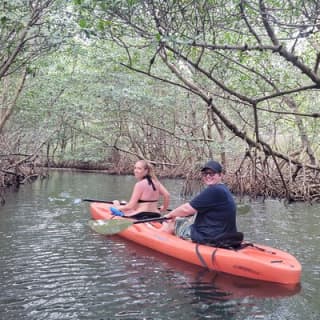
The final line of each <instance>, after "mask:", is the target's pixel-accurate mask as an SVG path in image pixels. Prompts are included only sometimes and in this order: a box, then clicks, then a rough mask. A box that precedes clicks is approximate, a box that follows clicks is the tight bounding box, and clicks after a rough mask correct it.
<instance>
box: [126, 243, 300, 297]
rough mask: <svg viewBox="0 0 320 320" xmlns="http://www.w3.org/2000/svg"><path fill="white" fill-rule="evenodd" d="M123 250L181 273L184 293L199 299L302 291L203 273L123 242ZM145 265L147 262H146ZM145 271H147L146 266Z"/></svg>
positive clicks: (186, 264)
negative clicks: (161, 263) (124, 247)
mask: <svg viewBox="0 0 320 320" xmlns="http://www.w3.org/2000/svg"><path fill="white" fill-rule="evenodd" d="M126 249H127V252H128V254H129V255H132V256H134V259H136V256H137V255H138V256H139V257H142V258H143V257H148V258H149V257H150V258H151V259H152V258H157V259H158V260H159V261H161V262H163V263H165V264H167V266H168V268H169V269H171V270H175V271H177V272H180V273H183V275H184V277H185V278H184V281H183V283H185V285H184V287H185V288H183V290H192V291H193V292H197V293H198V294H199V295H201V297H202V298H207V299H211V300H212V299H213V300H228V299H239V298H244V297H249V296H250V297H254V298H281V297H289V296H293V295H295V294H297V293H299V292H300V290H301V286H300V283H297V284H280V283H272V282H266V281H260V280H254V279H248V278H243V277H238V276H233V275H231V274H226V273H222V272H214V271H212V270H206V269H204V268H202V267H200V266H196V265H193V264H190V263H186V262H184V261H181V260H178V259H175V258H173V257H170V256H167V255H164V254H162V253H159V252H157V251H154V250H152V249H149V248H147V247H144V246H141V245H138V244H136V243H134V242H132V241H128V242H127V243H126ZM145 263H147V260H146V262H145ZM150 264H152V265H153V260H150ZM150 269H152V268H150ZM144 270H148V267H147V268H144Z"/></svg>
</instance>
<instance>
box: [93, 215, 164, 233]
mask: <svg viewBox="0 0 320 320" xmlns="http://www.w3.org/2000/svg"><path fill="white" fill-rule="evenodd" d="M144 213H146V212H144ZM168 219H170V218H166V217H160V218H150V219H144V220H127V219H110V220H89V222H88V225H89V227H90V228H91V229H92V230H94V231H95V232H97V233H100V234H103V235H113V234H116V233H119V232H121V231H123V230H125V229H127V228H129V227H130V226H132V225H134V224H138V223H146V222H153V221H165V220H168Z"/></svg>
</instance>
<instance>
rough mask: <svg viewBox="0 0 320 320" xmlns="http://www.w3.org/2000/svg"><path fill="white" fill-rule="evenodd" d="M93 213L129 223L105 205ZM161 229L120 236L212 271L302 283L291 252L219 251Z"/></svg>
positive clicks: (247, 246)
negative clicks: (110, 211)
mask: <svg viewBox="0 0 320 320" xmlns="http://www.w3.org/2000/svg"><path fill="white" fill-rule="evenodd" d="M90 213H91V216H92V218H93V219H94V220H108V219H110V218H111V217H112V218H113V219H127V218H120V217H114V216H111V215H110V214H109V213H108V211H107V210H106V204H103V203H96V202H94V203H91V205H90ZM160 226H161V224H160V223H159V222H152V223H140V224H132V225H131V226H129V227H128V228H126V229H125V230H123V231H121V232H119V233H118V235H119V236H120V237H123V238H126V239H128V240H130V241H133V242H135V243H138V244H140V245H142V246H145V247H148V248H150V249H153V250H156V251H158V252H161V253H163V254H166V255H169V256H171V257H174V258H176V259H179V260H182V261H185V262H188V263H191V264H194V265H198V266H201V267H204V268H207V269H209V270H214V271H217V272H224V273H228V274H232V275H236V276H240V277H245V278H249V279H256V280H262V281H268V282H275V283H281V284H298V283H300V278H301V265H300V263H299V261H298V260H297V259H296V258H295V257H293V256H292V255H290V254H289V253H287V252H284V251H281V250H279V249H275V248H272V247H268V246H264V245H260V244H254V243H248V242H245V241H244V242H243V246H241V248H240V249H223V248H216V247H213V246H209V245H203V244H197V243H194V242H192V241H189V240H183V239H181V238H179V237H176V236H175V235H171V234H168V233H165V232H162V231H160V230H159V227H160Z"/></svg>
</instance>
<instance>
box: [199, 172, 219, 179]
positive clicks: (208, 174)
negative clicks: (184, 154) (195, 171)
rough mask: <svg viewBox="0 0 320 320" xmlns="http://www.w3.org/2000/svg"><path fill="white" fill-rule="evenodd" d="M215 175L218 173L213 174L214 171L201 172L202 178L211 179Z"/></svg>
mask: <svg viewBox="0 0 320 320" xmlns="http://www.w3.org/2000/svg"><path fill="white" fill-rule="evenodd" d="M215 175H216V173H215V172H212V171H203V172H201V176H202V177H210V178H212V177H214V176H215Z"/></svg>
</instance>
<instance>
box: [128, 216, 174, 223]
mask: <svg viewBox="0 0 320 320" xmlns="http://www.w3.org/2000/svg"><path fill="white" fill-rule="evenodd" d="M127 218H129V217H127ZM170 219H171V218H166V217H160V218H150V219H143V220H137V221H133V223H132V224H137V223H145V222H154V221H165V220H170Z"/></svg>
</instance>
